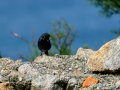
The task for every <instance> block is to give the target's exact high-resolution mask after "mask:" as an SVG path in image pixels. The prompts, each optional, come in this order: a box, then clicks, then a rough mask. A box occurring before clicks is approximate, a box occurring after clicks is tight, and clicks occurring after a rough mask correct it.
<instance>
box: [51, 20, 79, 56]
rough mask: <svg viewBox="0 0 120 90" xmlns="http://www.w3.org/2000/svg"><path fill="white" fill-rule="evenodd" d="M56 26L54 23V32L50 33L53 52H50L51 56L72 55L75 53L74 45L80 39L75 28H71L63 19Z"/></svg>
mask: <svg viewBox="0 0 120 90" xmlns="http://www.w3.org/2000/svg"><path fill="white" fill-rule="evenodd" d="M60 19H61V20H58V21H57V23H56V24H55V22H54V21H52V31H50V32H49V33H50V35H51V41H52V47H53V50H52V51H50V55H54V54H55V53H57V54H60V55H71V54H73V53H74V49H73V48H72V44H73V42H74V40H75V39H76V38H77V37H78V35H77V34H76V30H75V27H74V26H73V25H71V26H69V25H68V24H67V23H66V21H65V20H64V19H63V18H60Z"/></svg>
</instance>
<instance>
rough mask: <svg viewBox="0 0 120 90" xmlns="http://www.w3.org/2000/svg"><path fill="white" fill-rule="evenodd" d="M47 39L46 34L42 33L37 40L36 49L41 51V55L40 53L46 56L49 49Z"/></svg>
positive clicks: (49, 44)
mask: <svg viewBox="0 0 120 90" xmlns="http://www.w3.org/2000/svg"><path fill="white" fill-rule="evenodd" d="M49 37H50V35H49V34H48V33H44V34H42V35H41V36H40V38H39V40H38V48H39V50H40V51H41V55H42V52H45V54H46V55H48V50H49V49H50V48H51V43H50V40H49Z"/></svg>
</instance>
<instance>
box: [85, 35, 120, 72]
mask: <svg viewBox="0 0 120 90" xmlns="http://www.w3.org/2000/svg"><path fill="white" fill-rule="evenodd" d="M87 65H88V67H89V68H90V70H91V71H110V72H114V71H117V70H120V37H118V38H116V39H114V40H111V41H110V42H108V43H106V44H105V45H103V46H102V47H101V48H100V49H99V50H98V51H97V52H95V53H94V54H93V55H91V56H90V57H89V59H88V61H87Z"/></svg>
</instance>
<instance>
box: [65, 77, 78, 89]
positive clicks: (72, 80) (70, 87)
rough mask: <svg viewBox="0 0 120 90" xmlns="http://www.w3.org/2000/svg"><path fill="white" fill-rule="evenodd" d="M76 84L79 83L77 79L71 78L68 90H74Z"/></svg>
mask: <svg viewBox="0 0 120 90" xmlns="http://www.w3.org/2000/svg"><path fill="white" fill-rule="evenodd" d="M75 85H77V80H76V79H75V78H71V79H70V80H69V81H68V85H67V90H73V89H74V87H75Z"/></svg>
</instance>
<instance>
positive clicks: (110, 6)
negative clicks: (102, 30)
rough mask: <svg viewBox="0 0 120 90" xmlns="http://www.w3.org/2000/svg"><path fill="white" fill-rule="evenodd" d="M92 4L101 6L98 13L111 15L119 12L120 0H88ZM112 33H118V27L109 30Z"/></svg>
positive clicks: (119, 32)
mask: <svg viewBox="0 0 120 90" xmlns="http://www.w3.org/2000/svg"><path fill="white" fill-rule="evenodd" d="M88 1H90V2H91V4H92V5H95V6H96V7H101V10H100V15H105V16H106V17H109V18H110V17H111V16H112V15H115V14H120V0H88ZM110 32H111V33H112V34H117V35H120V28H119V29H118V30H111V31H110Z"/></svg>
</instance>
